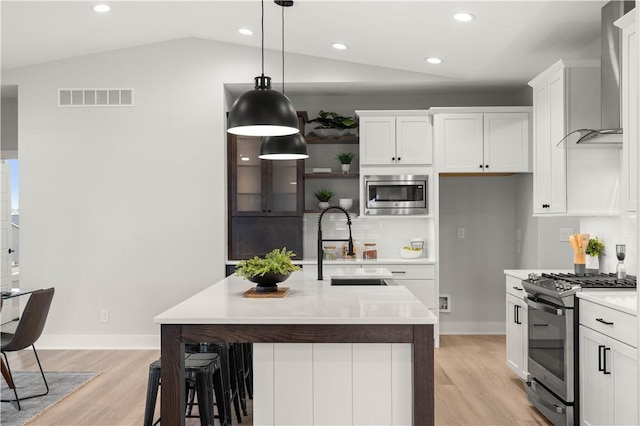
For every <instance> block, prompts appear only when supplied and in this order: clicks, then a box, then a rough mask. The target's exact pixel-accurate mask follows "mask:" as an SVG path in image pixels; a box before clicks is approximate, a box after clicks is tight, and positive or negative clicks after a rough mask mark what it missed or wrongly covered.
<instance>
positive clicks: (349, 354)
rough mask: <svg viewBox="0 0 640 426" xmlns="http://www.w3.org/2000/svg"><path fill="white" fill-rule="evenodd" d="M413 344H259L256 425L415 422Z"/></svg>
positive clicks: (257, 355)
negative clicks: (413, 413)
mask: <svg viewBox="0 0 640 426" xmlns="http://www.w3.org/2000/svg"><path fill="white" fill-rule="evenodd" d="M412 377H413V376H412V361H411V344H404V343H371V344H369V343H367V344H356V343H354V344H350V343H336V344H331V343H320V344H315V343H314V344H311V343H309V344H299V343H296V344H287V343H256V344H254V407H255V409H254V424H256V425H374V424H384V425H411V424H413V416H412Z"/></svg>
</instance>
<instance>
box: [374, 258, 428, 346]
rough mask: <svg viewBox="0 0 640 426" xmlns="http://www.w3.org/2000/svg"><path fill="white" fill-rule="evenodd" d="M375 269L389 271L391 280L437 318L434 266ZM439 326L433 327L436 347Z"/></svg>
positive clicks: (397, 265) (395, 265) (388, 266)
mask: <svg viewBox="0 0 640 426" xmlns="http://www.w3.org/2000/svg"><path fill="white" fill-rule="evenodd" d="M376 267H380V268H386V269H388V270H389V271H391V274H392V275H393V280H394V281H395V282H396V283H398V284H399V285H402V286H405V287H406V288H407V289H408V290H409V291H410V292H411V293H413V295H414V296H415V297H417V298H418V300H420V301H421V302H422V303H423V304H424V305H425V306H426V307H427V308H428V309H429V310H430V311H432V312H433V313H434V315H435V316H436V317H438V322H439V318H440V315H439V313H438V304H437V300H438V292H437V286H436V280H435V278H436V268H435V266H434V265H406V264H376ZM439 326H440V325H439V324H436V325H435V326H434V327H433V338H434V340H435V345H436V347H438V346H439V343H440V329H439Z"/></svg>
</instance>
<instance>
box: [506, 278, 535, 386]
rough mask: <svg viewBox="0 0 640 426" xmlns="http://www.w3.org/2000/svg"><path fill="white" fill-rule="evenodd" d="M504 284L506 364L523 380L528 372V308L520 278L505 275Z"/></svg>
mask: <svg viewBox="0 0 640 426" xmlns="http://www.w3.org/2000/svg"><path fill="white" fill-rule="evenodd" d="M506 284H507V287H506V288H507V292H506V307H507V308H506V320H507V324H506V331H507V365H508V366H509V368H511V369H512V370H513V372H514V373H516V374H517V375H518V377H520V378H521V379H522V380H525V379H526V378H527V372H528V362H527V360H528V350H529V344H528V335H527V324H528V315H529V310H528V307H527V303H526V302H525V301H524V297H525V292H524V289H523V288H522V284H521V280H520V279H518V278H515V277H510V276H507V281H506Z"/></svg>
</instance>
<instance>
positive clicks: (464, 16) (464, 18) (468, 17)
mask: <svg viewBox="0 0 640 426" xmlns="http://www.w3.org/2000/svg"><path fill="white" fill-rule="evenodd" d="M453 19H455V20H456V21H460V22H469V21H473V20H474V19H475V16H473V15H472V14H470V13H466V12H460V13H456V14H455V15H453Z"/></svg>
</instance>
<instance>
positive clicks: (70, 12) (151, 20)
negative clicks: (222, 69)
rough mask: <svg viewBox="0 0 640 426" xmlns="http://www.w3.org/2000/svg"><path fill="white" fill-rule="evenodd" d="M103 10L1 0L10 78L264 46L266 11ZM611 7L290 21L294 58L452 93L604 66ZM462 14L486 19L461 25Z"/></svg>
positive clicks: (382, 5)
mask: <svg viewBox="0 0 640 426" xmlns="http://www.w3.org/2000/svg"><path fill="white" fill-rule="evenodd" d="M96 3H97V2H96V1H67V2H58V1H40V2H37V1H24V0H23V1H7V0H3V1H1V2H0V7H1V8H2V9H1V18H2V22H1V24H2V34H1V36H2V45H1V48H2V50H1V55H2V56H1V60H2V69H9V68H15V67H20V66H24V65H31V64H37V63H41V62H47V61H53V60H57V59H63V58H70V57H74V56H79V55H87V54H91V53H96V52H103V51H109V50H115V49H122V48H127V47H132V46H136V45H141V44H148V43H155V42H160V41H165V40H172V39H179V38H185V37H197V38H202V39H210V40H218V41H223V42H229V43H235V44H242V45H249V46H256V47H259V46H260V2H259V1H257V0H252V1H242V0H235V1H109V2H108V3H109V4H110V5H111V6H112V10H111V11H110V12H109V13H107V14H96V13H95V12H93V11H92V10H91V6H93V5H94V4H96ZM605 3H606V2H605V1H558V0H555V1H491V2H489V1H415V0H414V1H399V0H394V1H337V0H333V1H327V0H325V1H318V0H298V1H296V2H295V4H294V6H293V7H291V8H287V9H286V10H285V23H286V37H285V42H286V51H287V52H295V53H300V54H305V55H311V56H317V57H323V58H331V59H338V60H344V61H350V62H355V63H360V64H368V65H375V66H381V67H387V68H392V69H398V70H404V71H411V72H417V73H424V74H433V75H437V76H440V77H445V78H446V79H447V81H448V83H447V85H448V86H449V85H453V86H460V87H495V86H498V85H499V86H524V85H526V83H527V82H528V81H529V80H530V79H531V78H532V77H534V76H535V75H536V74H538V73H539V72H540V71H542V70H544V69H545V68H547V67H548V66H549V65H551V64H552V63H554V62H556V61H557V60H559V59H561V58H562V59H598V58H599V54H600V53H599V52H600V45H599V39H600V8H601V7H602V6H603V5H604V4H605ZM264 7H265V46H266V48H269V49H275V50H280V48H281V34H280V30H281V20H280V19H281V18H280V14H281V10H282V8H280V7H279V6H277V5H276V4H274V3H273V1H271V0H266V1H265V2H264ZM459 11H466V12H470V13H472V14H474V15H475V16H476V19H475V20H474V21H472V22H469V23H460V22H457V21H454V20H453V19H452V15H453V14H454V13H456V12H459ZM240 27H246V28H251V29H253V31H254V35H253V36H250V37H247V36H243V35H241V34H239V33H238V31H237V30H238V28H240ZM336 41H339V42H343V43H346V44H347V45H348V46H349V49H348V50H346V51H337V50H335V49H333V48H332V47H331V43H332V42H336ZM428 56H438V57H440V58H442V60H443V61H444V62H443V63H442V64H440V65H430V64H427V63H426V62H425V61H424V59H425V58H426V57H428ZM435 80H439V81H440V82H439V83H438V84H441V82H442V79H435ZM435 80H434V81H435ZM434 84H435V83H434Z"/></svg>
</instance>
